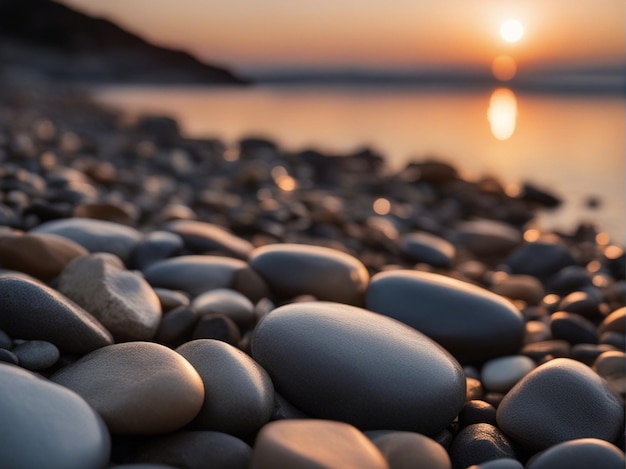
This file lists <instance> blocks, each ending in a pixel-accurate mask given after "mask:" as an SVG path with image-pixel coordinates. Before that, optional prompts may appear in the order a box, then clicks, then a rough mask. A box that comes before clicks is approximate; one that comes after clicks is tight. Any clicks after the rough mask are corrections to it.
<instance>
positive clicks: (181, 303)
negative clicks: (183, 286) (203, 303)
mask: <svg viewBox="0 0 626 469" xmlns="http://www.w3.org/2000/svg"><path fill="white" fill-rule="evenodd" d="M154 293H156V296H157V297H158V298H159V302H160V303H161V311H163V312H164V313H165V312H167V311H171V310H173V309H176V308H179V307H186V306H189V303H190V301H189V297H188V296H187V295H185V294H184V293H182V292H179V291H175V290H168V289H166V288H154Z"/></svg>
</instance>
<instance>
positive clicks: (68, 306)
mask: <svg viewBox="0 0 626 469" xmlns="http://www.w3.org/2000/svg"><path fill="white" fill-rule="evenodd" d="M0 298H1V299H2V308H0V328H1V329H2V330H4V331H5V332H6V333H7V334H9V335H10V336H12V337H19V338H21V339H33V340H46V341H48V342H51V343H53V344H54V345H56V346H57V347H58V348H59V349H60V350H61V351H66V352H70V353H77V354H84V353H88V352H91V351H93V350H96V349H98V348H100V347H104V346H105V345H110V344H111V343H113V338H112V337H111V334H110V333H109V331H108V330H107V329H106V328H105V327H104V326H103V325H102V324H101V323H100V322H99V321H98V320H97V319H96V318H94V317H93V316H92V315H91V314H89V313H88V312H87V311H85V310H84V309H83V308H81V307H80V306H78V305H76V304H75V303H73V302H71V301H70V300H68V299H67V298H66V297H65V296H63V295H61V294H60V293H59V292H57V291H56V290H53V289H52V288H50V287H47V286H46V285H44V284H41V283H38V282H36V281H30V280H27V279H24V278H18V277H0Z"/></svg>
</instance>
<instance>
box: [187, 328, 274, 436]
mask: <svg viewBox="0 0 626 469" xmlns="http://www.w3.org/2000/svg"><path fill="white" fill-rule="evenodd" d="M176 351H177V352H178V353H179V354H181V355H182V356H183V357H184V358H186V359H187V361H189V363H191V364H192V365H193V367H194V368H195V369H196V371H198V373H199V374H200V377H201V378H202V382H203V383H204V390H205V399H204V404H203V405H202V409H201V410H200V413H199V414H198V416H197V417H196V419H195V421H194V424H195V426H196V428H199V429H202V430H215V431H219V432H224V433H228V434H231V435H235V436H241V437H245V436H250V435H252V434H254V433H256V432H257V431H258V430H259V429H260V428H261V427H262V426H263V425H265V424H266V423H267V422H268V421H269V419H270V417H271V416H272V410H273V408H274V386H273V385H272V381H271V379H270V377H269V375H268V374H267V372H266V371H265V370H264V369H263V368H261V367H260V366H259V365H258V364H257V363H256V362H255V361H254V360H252V359H251V358H250V357H249V356H248V355H246V354H245V353H243V352H242V351H241V350H238V349H237V348H235V347H233V346H231V345H229V344H227V343H225V342H221V341H219V340H211V339H199V340H193V341H191V342H187V343H186V344H183V345H182V346H180V347H178V348H177V349H176Z"/></svg>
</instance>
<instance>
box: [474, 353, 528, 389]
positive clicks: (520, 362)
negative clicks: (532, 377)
mask: <svg viewBox="0 0 626 469" xmlns="http://www.w3.org/2000/svg"><path fill="white" fill-rule="evenodd" d="M535 366H536V365H535V362H534V361H533V360H531V359H530V358H528V357H526V356H524V355H513V356H509V357H499V358H493V359H491V360H489V361H488V362H486V363H485V364H484V365H483V367H482V370H481V372H480V373H481V380H482V383H483V386H485V389H487V390H488V391H496V392H504V393H505V392H508V391H509V390H510V389H511V388H512V387H513V386H514V385H515V384H516V383H517V382H518V381H519V380H520V379H522V378H523V377H524V376H526V375H527V374H528V373H530V372H531V371H532V370H533V369H534V368H535Z"/></svg>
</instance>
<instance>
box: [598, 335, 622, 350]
mask: <svg viewBox="0 0 626 469" xmlns="http://www.w3.org/2000/svg"><path fill="white" fill-rule="evenodd" d="M600 344H606V345H611V346H613V347H616V348H618V349H620V350H626V335H624V334H620V333H619V332H605V333H604V334H602V335H601V336H600Z"/></svg>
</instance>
